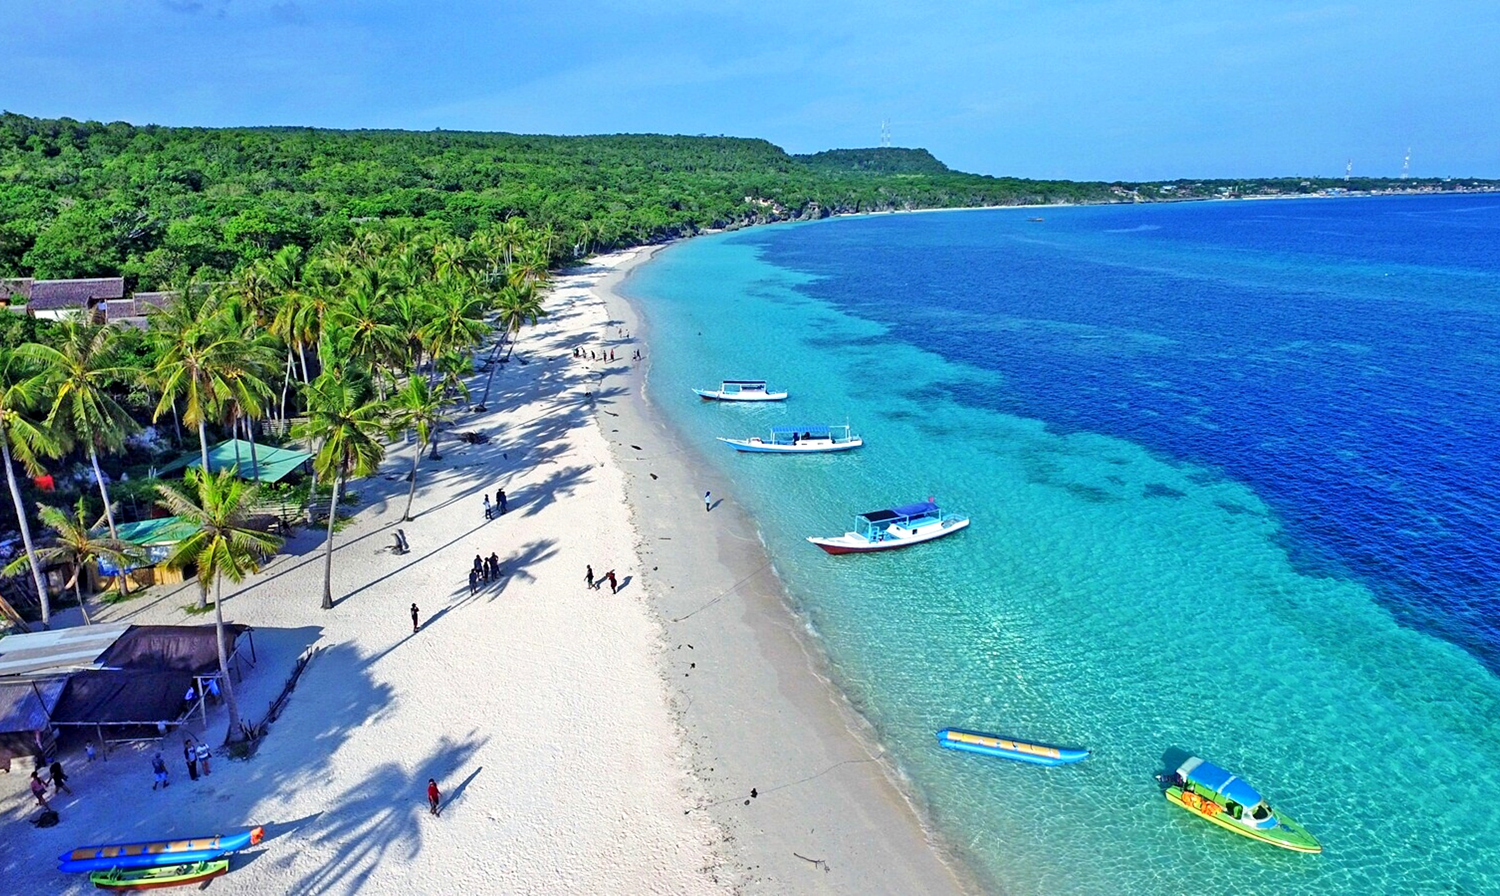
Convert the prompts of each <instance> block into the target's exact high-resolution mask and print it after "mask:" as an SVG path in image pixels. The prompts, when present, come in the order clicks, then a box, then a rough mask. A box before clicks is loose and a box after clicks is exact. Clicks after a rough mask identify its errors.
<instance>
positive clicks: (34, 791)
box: [31, 759, 73, 809]
mask: <svg viewBox="0 0 1500 896" xmlns="http://www.w3.org/2000/svg"><path fill="white" fill-rule="evenodd" d="M48 771H49V772H50V773H51V775H52V780H51V782H50V783H51V784H52V795H53V796H57V792H58V791H59V790H66V791H67V792H68V793H72V792H73V788H71V787H69V786H68V776H67V774H66V773H64V772H63V767H62V760H60V759H54V760H52V767H51V768H50V769H48ZM48 783H49V782H47V781H43V780H42V773H41V771H40V770H35V771H33V772H32V773H31V795H32V796H34V797H36V804H37V805H38V806H41V807H42V808H43V809H51V808H52V807H51V806H49V805H47V784H48Z"/></svg>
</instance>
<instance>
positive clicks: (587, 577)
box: [583, 564, 594, 588]
mask: <svg viewBox="0 0 1500 896" xmlns="http://www.w3.org/2000/svg"><path fill="white" fill-rule="evenodd" d="M583 583H584V584H585V585H588V586H589V587H590V588H592V587H594V567H593V564H589V565H588V566H585V567H584V568H583Z"/></svg>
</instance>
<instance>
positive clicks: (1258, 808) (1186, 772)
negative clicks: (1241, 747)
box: [1160, 756, 1323, 852]
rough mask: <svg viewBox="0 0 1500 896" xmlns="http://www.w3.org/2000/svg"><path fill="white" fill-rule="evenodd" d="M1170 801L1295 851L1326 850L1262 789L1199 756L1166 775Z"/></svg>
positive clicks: (1162, 779)
mask: <svg viewBox="0 0 1500 896" xmlns="http://www.w3.org/2000/svg"><path fill="white" fill-rule="evenodd" d="M1160 780H1161V782H1162V783H1163V784H1164V785H1166V797H1167V802H1169V803H1171V804H1172V805H1174V806H1180V807H1182V808H1183V809H1186V810H1187V811H1189V812H1191V813H1193V814H1194V815H1196V816H1198V817H1199V818H1205V819H1207V820H1209V821H1211V822H1213V823H1214V824H1216V825H1218V826H1219V827H1221V828H1224V829H1225V830H1229V831H1234V832H1235V833H1236V834H1239V835H1241V836H1244V837H1249V838H1250V839H1252V840H1259V841H1260V842H1262V843H1269V844H1271V845H1272V846H1279V847H1281V848H1282V849H1290V850H1293V851H1295V852H1322V851H1323V846H1322V844H1320V843H1318V840H1317V838H1316V837H1314V836H1313V835H1312V834H1310V833H1308V831H1307V828H1304V827H1303V826H1302V825H1300V824H1298V823H1297V822H1295V821H1293V820H1291V819H1290V818H1288V817H1286V815H1284V814H1282V813H1280V812H1277V811H1276V810H1275V809H1272V808H1271V807H1270V806H1269V805H1267V804H1266V800H1265V797H1262V796H1261V795H1260V791H1258V790H1256V789H1255V788H1254V787H1251V786H1250V784H1249V782H1247V781H1245V780H1244V779H1242V778H1240V777H1239V776H1238V775H1235V774H1233V773H1231V772H1228V771H1225V770H1224V769H1222V768H1220V767H1218V766H1217V765H1214V764H1213V763H1212V762H1206V761H1204V760H1202V759H1199V758H1198V757H1197V756H1190V757H1188V759H1187V761H1185V762H1183V763H1182V765H1180V766H1178V767H1177V770H1176V771H1175V772H1173V773H1172V774H1171V775H1170V776H1163V777H1162V778H1161V779H1160Z"/></svg>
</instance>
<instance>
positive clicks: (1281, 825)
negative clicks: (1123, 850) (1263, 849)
mask: <svg viewBox="0 0 1500 896" xmlns="http://www.w3.org/2000/svg"><path fill="white" fill-rule="evenodd" d="M1165 796H1166V798H1167V802H1169V803H1171V804H1172V805H1174V806H1177V807H1178V808H1180V809H1182V810H1183V811H1185V812H1189V813H1191V814H1193V815H1196V816H1198V817H1199V818H1202V819H1203V820H1205V821H1211V822H1213V823H1214V824H1216V825H1218V826H1219V827H1221V828H1223V829H1224V830H1226V831H1233V832H1235V833H1236V834H1239V835H1240V836H1241V837H1248V838H1250V839H1251V840H1258V841H1260V842H1261V843H1269V844H1270V845H1272V846H1279V847H1281V848H1282V849H1290V850H1291V851H1293V852H1305V853H1320V852H1322V851H1323V847H1322V845H1321V844H1319V843H1318V841H1317V840H1315V839H1313V836H1312V835H1311V834H1309V833H1308V832H1307V830H1306V829H1305V828H1303V827H1302V826H1301V825H1299V824H1297V823H1296V822H1294V821H1292V820H1291V819H1289V818H1286V817H1285V816H1283V815H1281V814H1280V813H1277V814H1276V818H1277V822H1278V827H1276V828H1272V829H1270V830H1264V831H1263V830H1260V829H1258V828H1252V827H1249V826H1248V825H1243V824H1240V823H1238V822H1237V821H1235V819H1234V818H1232V817H1230V816H1228V815H1226V814H1225V813H1224V812H1222V811H1217V812H1210V811H1205V810H1203V809H1199V808H1196V807H1194V806H1190V805H1188V804H1187V803H1186V802H1184V801H1183V798H1182V788H1181V787H1168V788H1167V789H1166V793H1165ZM1213 805H1215V806H1217V804H1213ZM1282 830H1285V831H1287V832H1289V833H1290V835H1291V836H1286V835H1279V832H1280V831H1282Z"/></svg>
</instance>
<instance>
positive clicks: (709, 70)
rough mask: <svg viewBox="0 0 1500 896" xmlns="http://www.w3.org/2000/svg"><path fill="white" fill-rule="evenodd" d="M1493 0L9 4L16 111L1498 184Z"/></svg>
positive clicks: (3, 65) (4, 60) (991, 164)
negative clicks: (656, 138)
mask: <svg viewBox="0 0 1500 896" xmlns="http://www.w3.org/2000/svg"><path fill="white" fill-rule="evenodd" d="M1497 87H1500V2H1496V0H1429V2H1426V3H1412V2H1406V3H1395V2H1353V3H1326V4H1325V3H1319V2H1317V0H1309V2H1280V0H1238V2H1216V0H1190V2H1175V0H1150V2H1148V0H1113V2H1111V0H1101V2H1095V0H1032V2H1004V0H1000V2H987V3H977V2H969V3H963V2H927V3H915V2H912V3H888V2H882V0H862V2H848V0H713V2H706V0H698V2H679V3H664V2H654V0H634V2H625V0H592V2H588V0H552V2H531V0H491V2H478V0H428V2H425V3H422V2H392V0H365V2H352V0H126V2H122V0H0V108H3V109H5V110H7V111H11V112H17V113H21V114H25V115H33V116H38V117H47V118H52V117H62V116H66V117H70V118H77V119H85V120H87V119H93V120H100V121H116V120H123V121H128V122H132V123H135V124H148V123H154V124H164V125H197V126H210V127H216V126H230V125H311V126H319V127H332V128H405V129H413V130H431V129H434V128H443V129H447V130H480V131H509V132H513V133H548V134H598V133H627V132H628V133H675V134H724V135H730V136H739V137H761V138H764V139H767V140H770V141H771V142H773V143H775V144H776V145H778V146H781V147H783V148H785V149H786V150H787V151H789V152H816V151H818V150H823V149H830V148H847V147H864V146H878V145H880V142H881V128H882V122H889V132H890V139H891V144H892V145H894V146H909V147H923V148H926V149H929V150H931V151H932V152H933V154H934V155H936V156H937V157H938V158H940V159H942V160H943V161H944V162H946V163H947V164H949V165H950V166H951V167H953V168H957V169H960V170H965V171H975V172H979V173H982V174H993V175H1010V176H1017V177H1036V178H1069V179H1078V180H1092V179H1099V180H1155V179H1167V178H1177V177H1189V178H1209V177H1255V176H1275V175H1301V176H1309V175H1323V176H1337V175H1342V174H1343V173H1344V169H1345V165H1346V163H1347V162H1350V161H1352V162H1353V170H1354V173H1355V174H1363V175H1371V176H1387V177H1390V176H1396V175H1398V174H1400V173H1401V166H1402V159H1403V157H1404V156H1405V154H1406V152H1407V149H1408V147H1409V148H1410V151H1411V167H1410V171H1411V174H1412V175H1413V176H1454V177H1464V176H1474V177H1500V139H1497V137H1500V89H1497Z"/></svg>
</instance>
